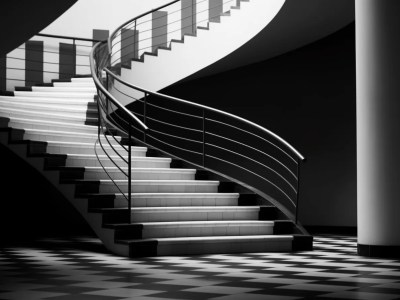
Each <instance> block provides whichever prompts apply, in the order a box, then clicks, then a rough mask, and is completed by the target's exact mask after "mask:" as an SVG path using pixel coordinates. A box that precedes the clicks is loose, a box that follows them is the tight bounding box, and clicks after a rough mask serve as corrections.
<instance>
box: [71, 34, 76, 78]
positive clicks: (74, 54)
mask: <svg viewBox="0 0 400 300" xmlns="http://www.w3.org/2000/svg"><path fill="white" fill-rule="evenodd" d="M72 57H73V64H74V74H73V75H74V76H76V43H75V39H72Z"/></svg>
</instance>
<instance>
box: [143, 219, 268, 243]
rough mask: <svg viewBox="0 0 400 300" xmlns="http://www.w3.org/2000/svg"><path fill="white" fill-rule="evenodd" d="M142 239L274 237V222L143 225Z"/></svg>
mask: <svg viewBox="0 0 400 300" xmlns="http://www.w3.org/2000/svg"><path fill="white" fill-rule="evenodd" d="M142 226H143V227H142V228H143V229H142V238H144V239H146V238H176V237H202V236H203V237H211V236H242V235H272V234H274V222H273V221H184V222H149V223H142Z"/></svg>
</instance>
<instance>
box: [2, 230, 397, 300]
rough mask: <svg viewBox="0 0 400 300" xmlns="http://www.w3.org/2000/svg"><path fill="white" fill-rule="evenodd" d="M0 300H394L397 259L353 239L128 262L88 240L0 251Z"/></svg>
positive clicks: (324, 239)
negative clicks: (359, 246)
mask: <svg viewBox="0 0 400 300" xmlns="http://www.w3.org/2000/svg"><path fill="white" fill-rule="evenodd" d="M0 299H54V300H68V299H77V300H80V299H82V300H90V299H96V300H114V299H121V300H127V299H137V300H140V299H141V300H167V299H216V300H217V299H218V300H224V299H232V300H236V299H238V300H242V299H243V300H258V299H262V300H269V299H273V300H289V299H373V300H375V299H377V300H385V299H388V300H389V299H400V260H394V259H376V258H366V257H360V256H357V255H356V238H355V237H348V236H328V235H324V236H316V237H315V250H314V251H310V252H297V253H252V254H236V255H221V254H218V255H203V256H179V257H173V256H170V257H153V258H141V259H128V258H123V257H118V256H115V255H112V254H110V253H108V252H107V251H106V250H105V249H104V247H103V246H102V244H101V243H100V241H99V240H97V239H95V238H90V237H85V238H82V237H81V238H73V239H67V240H64V239H58V240H57V239H47V240H40V241H37V242H35V243H29V244H25V245H9V244H8V245H7V246H2V247H1V249H0Z"/></svg>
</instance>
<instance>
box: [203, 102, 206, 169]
mask: <svg viewBox="0 0 400 300" xmlns="http://www.w3.org/2000/svg"><path fill="white" fill-rule="evenodd" d="M205 114H206V111H205V109H204V108H203V118H202V119H203V120H202V121H203V167H205V163H206V116H205Z"/></svg>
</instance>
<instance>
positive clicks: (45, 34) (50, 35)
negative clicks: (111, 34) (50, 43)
mask: <svg viewBox="0 0 400 300" xmlns="http://www.w3.org/2000/svg"><path fill="white" fill-rule="evenodd" d="M35 35H37V36H43V37H49V38H56V39H65V40H77V41H84V42H96V43H98V42H102V41H103V40H97V39H88V38H81V37H76V36H65V35H56V34H47V33H38V34H35Z"/></svg>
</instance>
